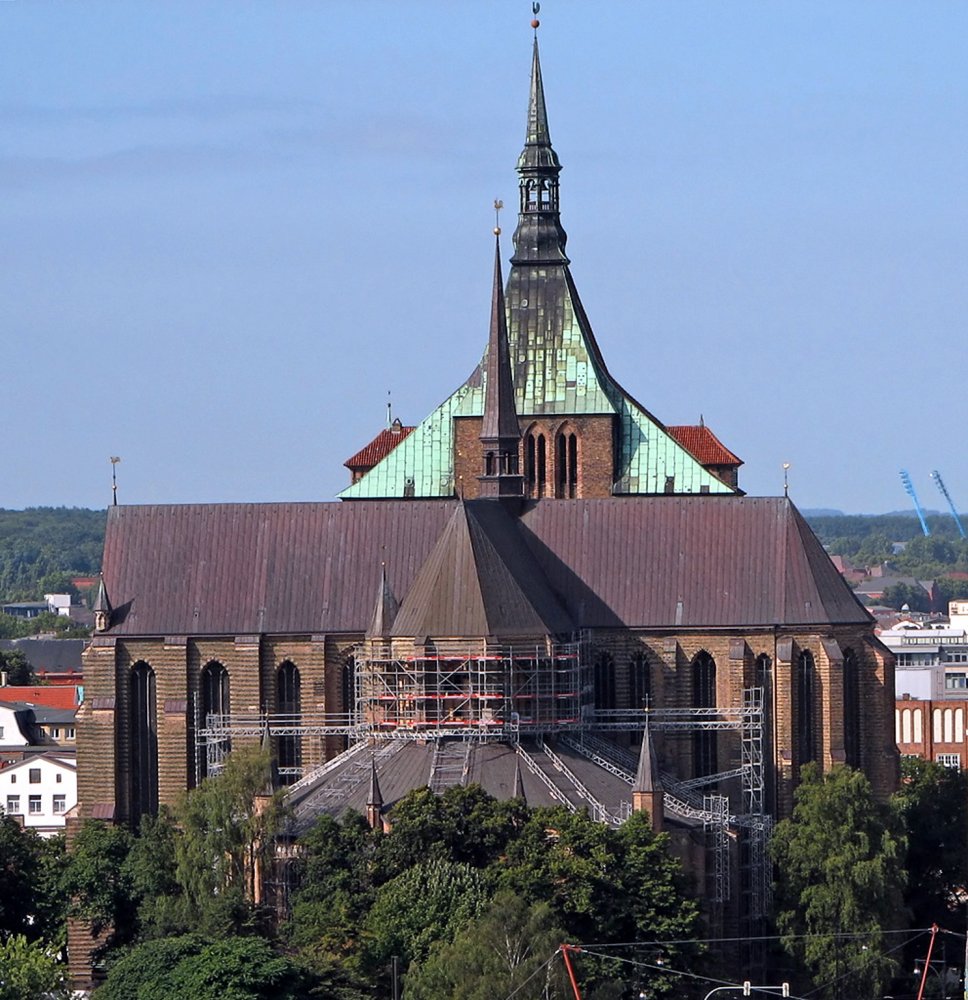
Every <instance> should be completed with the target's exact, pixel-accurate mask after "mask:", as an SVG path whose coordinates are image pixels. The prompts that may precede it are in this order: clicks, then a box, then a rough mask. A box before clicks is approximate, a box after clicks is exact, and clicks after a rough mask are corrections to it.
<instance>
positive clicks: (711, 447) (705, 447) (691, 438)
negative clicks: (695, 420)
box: [666, 424, 743, 466]
mask: <svg viewBox="0 0 968 1000" xmlns="http://www.w3.org/2000/svg"><path fill="white" fill-rule="evenodd" d="M666 430H667V431H668V432H669V433H670V434H671V435H672V436H673V437H674V438H675V439H676V440H677V441H678V442H679V444H681V445H682V446H683V448H688V449H689V451H690V452H692V454H693V455H695V456H696V458H697V459H698V460H699V461H700V462H702V464H703V465H735V466H740V465H742V464H743V462H742V459H739V458H737V457H736V456H735V455H734V454H733V453H732V452H731V451H730V450H729V448H727V447H726V445H724V444H723V442H722V441H720V440H719V438H718V437H716V435H715V434H713V432H712V431H711V430H710V429H709V428H708V427H707V426H706V425H705V424H699V426H698V427H696V426H691V425H688V424H675V425H668V424H667V425H666Z"/></svg>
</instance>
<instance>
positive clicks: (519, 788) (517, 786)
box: [511, 754, 528, 805]
mask: <svg viewBox="0 0 968 1000" xmlns="http://www.w3.org/2000/svg"><path fill="white" fill-rule="evenodd" d="M511 798H512V799H520V800H521V801H522V802H523V803H524V804H525V805H527V804H528V798H527V796H526V795H525V794H524V776H523V775H522V774H521V758H520V757H519V756H518V755H517V754H515V755H514V787H513V789H512V790H511Z"/></svg>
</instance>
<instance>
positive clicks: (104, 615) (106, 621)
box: [91, 573, 111, 632]
mask: <svg viewBox="0 0 968 1000" xmlns="http://www.w3.org/2000/svg"><path fill="white" fill-rule="evenodd" d="M91 610H92V611H93V612H94V631H95V632H104V631H105V630H106V629H107V628H108V626H109V625H110V624H111V602H110V601H109V600H108V590H107V587H105V586H104V574H103V573H102V574H101V578H100V582H99V583H98V587H97V597H96V598H95V599H94V607H93V608H92V609H91Z"/></svg>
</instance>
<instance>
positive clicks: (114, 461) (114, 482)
mask: <svg viewBox="0 0 968 1000" xmlns="http://www.w3.org/2000/svg"><path fill="white" fill-rule="evenodd" d="M120 461H121V459H120V457H119V456H118V455H112V456H111V493H112V495H113V497H114V506H115V507H117V505H118V476H117V470H118V462H120Z"/></svg>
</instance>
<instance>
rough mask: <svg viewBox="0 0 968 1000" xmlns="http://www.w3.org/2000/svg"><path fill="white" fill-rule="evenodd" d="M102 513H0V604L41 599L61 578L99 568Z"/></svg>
mask: <svg viewBox="0 0 968 1000" xmlns="http://www.w3.org/2000/svg"><path fill="white" fill-rule="evenodd" d="M104 522H105V512H104V511H103V510H87V509H86V508H83V507H29V508H28V509H27V510H0V600H3V601H32V600H41V599H42V598H43V595H44V594H45V593H60V592H62V589H63V586H64V578H65V577H71V576H93V575H94V574H96V573H98V572H99V571H100V569H101V550H102V549H103V547H104Z"/></svg>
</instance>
